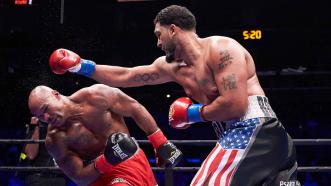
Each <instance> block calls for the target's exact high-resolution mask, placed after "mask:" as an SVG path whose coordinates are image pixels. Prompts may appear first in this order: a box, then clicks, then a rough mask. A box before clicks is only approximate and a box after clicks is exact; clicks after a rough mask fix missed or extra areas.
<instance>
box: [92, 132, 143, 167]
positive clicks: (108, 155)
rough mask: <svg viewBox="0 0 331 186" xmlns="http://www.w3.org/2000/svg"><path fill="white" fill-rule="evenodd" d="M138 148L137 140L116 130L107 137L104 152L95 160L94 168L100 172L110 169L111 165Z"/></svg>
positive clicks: (127, 156)
mask: <svg viewBox="0 0 331 186" xmlns="http://www.w3.org/2000/svg"><path fill="white" fill-rule="evenodd" d="M138 149H139V145H138V143H137V141H136V140H135V139H134V138H133V137H129V135H128V134H125V133H122V132H118V133H114V134H112V135H111V136H110V137H108V139H107V143H106V147H105V150H104V154H102V155H100V156H99V157H98V158H97V159H96V160H95V164H94V166H95V168H96V170H98V171H99V172H100V173H106V172H108V171H111V169H112V168H113V166H115V165H117V164H119V163H121V162H123V161H125V160H127V159H129V158H131V157H132V156H133V155H134V154H135V153H136V152H137V151H138Z"/></svg>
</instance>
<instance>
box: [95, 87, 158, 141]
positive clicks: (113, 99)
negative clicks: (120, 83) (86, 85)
mask: <svg viewBox="0 0 331 186" xmlns="http://www.w3.org/2000/svg"><path fill="white" fill-rule="evenodd" d="M93 88H95V89H96V94H94V95H98V94H99V96H102V97H103V98H104V99H105V100H106V102H107V106H108V107H109V109H110V110H111V111H112V112H114V113H117V114H119V115H122V116H124V117H131V118H132V119H133V120H134V121H135V122H136V123H137V125H138V127H139V128H140V129H142V130H143V131H144V132H145V133H146V134H147V135H149V134H152V133H153V132H155V131H156V130H157V129H158V127H157V124H156V122H155V120H154V118H153V117H152V116H151V114H150V113H149V112H148V111H147V110H146V108H145V107H144V106H142V105H141V104H140V103H138V102H137V101H136V100H135V99H133V98H131V97H129V96H128V95H126V94H125V93H124V92H122V91H121V90H119V89H117V88H112V87H108V86H106V85H101V84H98V85H94V86H93Z"/></svg>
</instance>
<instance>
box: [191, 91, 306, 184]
mask: <svg viewBox="0 0 331 186" xmlns="http://www.w3.org/2000/svg"><path fill="white" fill-rule="evenodd" d="M213 126H214V129H215V132H216V134H217V135H218V139H219V140H218V142H217V143H216V146H215V147H214V149H213V150H212V151H211V153H210V154H209V155H208V157H207V158H206V159H205V160H204V162H203V163H202V166H201V168H200V169H199V171H198V172H197V174H196V175H195V177H194V178H193V180H192V182H191V185H194V186H198V185H212V186H229V185H231V186H241V185H244V186H251V185H277V186H279V185H280V183H282V182H283V183H295V184H296V185H297V184H299V185H300V183H299V182H297V181H296V169H297V163H296V155H295V148H294V145H293V141H292V139H291V137H290V136H289V135H288V134H287V132H286V131H285V129H284V127H283V126H282V124H281V122H280V121H279V120H278V119H277V117H276V114H275V113H274V111H273V110H272V108H271V106H270V104H269V101H268V98H267V97H265V96H249V97H248V110H247V112H246V114H245V116H244V117H242V118H240V119H236V120H231V121H226V122H213Z"/></svg>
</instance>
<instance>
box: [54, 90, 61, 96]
mask: <svg viewBox="0 0 331 186" xmlns="http://www.w3.org/2000/svg"><path fill="white" fill-rule="evenodd" d="M52 94H53V95H55V96H56V97H58V96H59V95H60V92H58V91H57V90H53V91H52Z"/></svg>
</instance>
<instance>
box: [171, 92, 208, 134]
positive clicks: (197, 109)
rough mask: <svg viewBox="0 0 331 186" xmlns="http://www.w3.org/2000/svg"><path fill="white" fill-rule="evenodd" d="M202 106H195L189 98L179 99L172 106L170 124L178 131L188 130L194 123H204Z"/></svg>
mask: <svg viewBox="0 0 331 186" xmlns="http://www.w3.org/2000/svg"><path fill="white" fill-rule="evenodd" d="M202 108H203V105H202V104H193V102H192V100H191V99H190V98H188V97H181V98H178V99H177V100H176V101H175V102H174V103H173V104H171V106H170V110H169V124H170V126H172V127H173V128H176V129H186V128H188V127H189V126H190V124H192V123H196V122H204V121H205V119H204V118H203V117H202V114H201V110H202Z"/></svg>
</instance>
